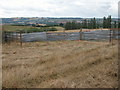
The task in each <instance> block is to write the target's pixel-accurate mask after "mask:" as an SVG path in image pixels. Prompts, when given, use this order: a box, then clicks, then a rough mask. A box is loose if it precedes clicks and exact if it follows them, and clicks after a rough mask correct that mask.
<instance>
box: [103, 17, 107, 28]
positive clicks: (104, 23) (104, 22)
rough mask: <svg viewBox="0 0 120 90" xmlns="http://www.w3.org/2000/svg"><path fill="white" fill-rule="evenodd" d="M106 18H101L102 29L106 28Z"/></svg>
mask: <svg viewBox="0 0 120 90" xmlns="http://www.w3.org/2000/svg"><path fill="white" fill-rule="evenodd" d="M106 20H107V19H106V17H103V28H106V27H107V22H106Z"/></svg>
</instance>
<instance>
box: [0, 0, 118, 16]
mask: <svg viewBox="0 0 120 90" xmlns="http://www.w3.org/2000/svg"><path fill="white" fill-rule="evenodd" d="M117 13H118V0H114V1H113V0H106V1H105V0H89V1H88V0H3V1H2V2H0V17H52V16H54V17H68V16H71V17H73V16H75V17H103V16H107V15H112V17H117V15H118V14H117Z"/></svg>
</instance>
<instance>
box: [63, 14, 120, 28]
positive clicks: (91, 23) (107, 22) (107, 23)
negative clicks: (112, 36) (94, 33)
mask: <svg viewBox="0 0 120 90" xmlns="http://www.w3.org/2000/svg"><path fill="white" fill-rule="evenodd" d="M111 22H112V19H111V15H110V16H108V17H107V18H106V17H103V22H99V21H98V20H96V18H95V17H94V18H92V19H90V20H87V19H84V20H83V21H82V22H81V23H77V22H76V21H72V22H67V23H66V24H65V25H64V28H65V29H66V30H72V29H80V28H86V29H97V28H111V27H113V28H117V27H118V26H120V25H118V24H117V21H114V23H113V24H111Z"/></svg>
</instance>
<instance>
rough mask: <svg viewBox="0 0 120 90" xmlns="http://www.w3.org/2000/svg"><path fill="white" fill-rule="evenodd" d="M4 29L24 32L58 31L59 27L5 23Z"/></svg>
mask: <svg viewBox="0 0 120 90" xmlns="http://www.w3.org/2000/svg"><path fill="white" fill-rule="evenodd" d="M2 29H3V30H4V31H12V32H16V31H22V32H27V33H31V32H43V31H46V30H47V31H57V28H54V27H33V26H15V25H3V26H2Z"/></svg>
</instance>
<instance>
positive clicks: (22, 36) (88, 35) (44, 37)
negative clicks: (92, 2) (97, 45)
mask: <svg viewBox="0 0 120 90" xmlns="http://www.w3.org/2000/svg"><path fill="white" fill-rule="evenodd" d="M119 35H120V32H119V30H118V29H110V30H96V31H84V30H83V31H82V30H81V31H77V32H68V31H64V32H33V33H22V32H6V31H4V32H3V35H2V40H3V42H13V41H18V42H20V43H22V42H33V41H59V40H92V41H110V42H111V41H112V40H113V39H119Z"/></svg>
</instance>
